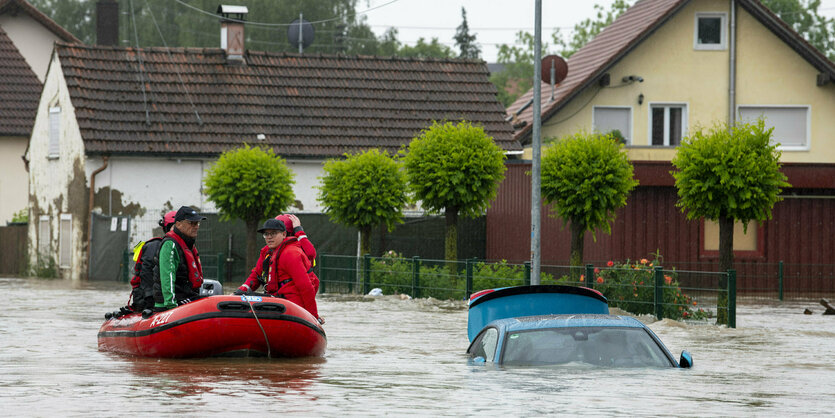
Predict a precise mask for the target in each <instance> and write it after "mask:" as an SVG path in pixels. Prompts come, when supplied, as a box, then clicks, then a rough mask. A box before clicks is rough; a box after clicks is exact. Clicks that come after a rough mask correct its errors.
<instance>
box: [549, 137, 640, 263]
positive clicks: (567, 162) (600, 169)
mask: <svg viewBox="0 0 835 418" xmlns="http://www.w3.org/2000/svg"><path fill="white" fill-rule="evenodd" d="M622 149H623V144H621V143H620V142H619V141H617V140H616V139H615V138H614V137H612V135H611V134H608V135H602V134H599V133H593V134H589V133H585V132H580V133H577V134H574V135H572V136H568V137H565V138H561V139H559V140H558V141H557V142H556V143H554V144H553V145H551V146H549V147H547V148H546V149H545V151H544V152H543V156H542V180H541V181H542V183H541V187H542V197H543V198H544V199H545V201H546V202H547V203H552V204H553V205H554V206H553V209H552V210H553V211H554V212H553V213H552V214H551V216H553V217H559V218H562V219H563V221H564V222H565V223H567V224H569V225H570V228H571V258H570V259H571V265H572V266H582V265H583V242H584V240H585V236H586V231H591V232H592V236H593V237H594V232H595V230H596V229H598V228H600V229H603V230H604V231H605V232H606V233H607V234H611V233H612V226H611V222H612V221H613V220H614V219H615V211H617V210H618V209H620V208H622V207H623V206H625V205H626V198H627V197H628V196H629V193H630V192H631V191H632V189H634V188H635V186H637V185H638V181H637V180H635V179H634V178H633V169H632V163H631V162H630V161H629V158H628V157H627V156H626V154H625V153H624V152H622Z"/></svg>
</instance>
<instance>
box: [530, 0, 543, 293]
mask: <svg viewBox="0 0 835 418" xmlns="http://www.w3.org/2000/svg"><path fill="white" fill-rule="evenodd" d="M533 54H534V55H533V56H534V59H533V62H534V63H535V65H534V66H533V68H534V70H533V72H534V74H533V134H532V135H533V138H532V147H533V149H532V153H533V155H532V157H531V159H532V160H533V161H532V165H533V167H532V173H531V284H532V285H538V284H539V272H540V265H539V263H540V258H541V254H540V238H541V228H542V225H541V223H540V218H541V214H542V211H541V208H542V204H541V203H540V202H541V200H542V196H541V195H542V189H541V188H540V147H541V140H540V134H541V132H540V125H541V123H542V120H541V109H542V88H541V84H540V83H541V80H542V65H541V62H542V0H535V5H534V48H533Z"/></svg>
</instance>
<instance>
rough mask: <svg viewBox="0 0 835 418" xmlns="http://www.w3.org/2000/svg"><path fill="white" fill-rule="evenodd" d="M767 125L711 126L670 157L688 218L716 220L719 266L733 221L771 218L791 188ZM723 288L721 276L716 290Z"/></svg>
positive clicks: (723, 301)
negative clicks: (786, 191)
mask: <svg viewBox="0 0 835 418" xmlns="http://www.w3.org/2000/svg"><path fill="white" fill-rule="evenodd" d="M772 131H773V128H770V129H766V128H765V122H763V120H762V119H760V120H759V121H758V122H757V123H755V124H745V123H738V124H737V125H735V126H733V127H731V128H728V126H727V125H726V124H717V125H715V126H714V127H713V128H711V129H710V130H708V131H704V130H698V131H696V132H694V133H693V134H691V135H690V136H689V137H687V138H684V139H683V140H682V142H681V145H680V146H679V148H678V151H677V152H676V155H675V157H673V160H672V163H673V166H674V167H675V171H673V172H672V174H673V177H674V178H675V179H676V188H677V189H678V197H679V201H678V203H677V205H678V206H679V207H681V208H682V211H683V212H685V213H686V214H687V218H688V219H698V218H705V219H710V220H712V221H718V223H719V270H720V271H728V270H729V269H731V268H732V267H733V255H734V254H733V240H734V222H736V221H739V222H742V225H743V228H744V229H745V230H747V228H748V223H749V222H751V221H758V222H761V221H765V220H767V219H770V218H771V210H772V208H773V207H774V204H775V203H777V202H779V201H780V200H782V199H781V198H780V191H781V190H782V188H783V187H791V185H790V184H789V183H788V182H786V176H785V175H784V174H783V173H782V172H780V166H781V164H780V155H781V154H782V153H781V152H780V151H779V150H778V149H777V144H772V143H771V132H772ZM726 287H727V282H726V281H725V280H724V279H723V280H722V281H721V282H720V283H719V288H720V289H724V288H726ZM727 306H728V305H727V298H719V300H718V304H717V308H718V309H717V321H718V322H719V323H727V315H728V311H727V309H721V308H727Z"/></svg>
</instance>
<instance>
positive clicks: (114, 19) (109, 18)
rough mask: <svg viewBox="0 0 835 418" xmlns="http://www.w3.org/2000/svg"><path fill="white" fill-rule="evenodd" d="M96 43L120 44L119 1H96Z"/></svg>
mask: <svg viewBox="0 0 835 418" xmlns="http://www.w3.org/2000/svg"><path fill="white" fill-rule="evenodd" d="M96 45H106V46H118V45H119V3H117V2H116V1H115V0H99V1H98V2H96Z"/></svg>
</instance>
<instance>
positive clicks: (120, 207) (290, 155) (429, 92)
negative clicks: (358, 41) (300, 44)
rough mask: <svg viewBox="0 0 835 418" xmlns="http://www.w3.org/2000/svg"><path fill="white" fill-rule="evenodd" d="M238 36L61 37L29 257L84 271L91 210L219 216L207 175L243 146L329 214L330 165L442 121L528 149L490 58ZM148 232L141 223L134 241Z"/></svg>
mask: <svg viewBox="0 0 835 418" xmlns="http://www.w3.org/2000/svg"><path fill="white" fill-rule="evenodd" d="M230 30H232V31H234V30H241V31H242V30H243V28H242V27H241V28H239V29H236V28H232V29H230ZM229 39H235V38H234V37H233V36H232V35H230V38H229ZM241 39H242V37H241ZM232 44H233V43H232V42H230V44H229V45H225V48H205V49H204V48H199V49H197V48H142V49H136V48H124V47H102V46H85V45H77V44H69V43H57V44H56V46H55V51H54V53H53V56H52V61H51V64H50V68H49V72H48V75H47V78H46V81H45V83H44V89H43V94H42V95H41V100H40V103H39V104H38V110H37V117H36V119H35V126H34V131H33V134H32V138H31V141H30V144H29V152H28V159H29V161H30V163H29V165H30V171H29V174H30V175H29V180H30V183H31V185H32V193H31V199H30V206H31V213H32V217H33V218H34V219H39V220H40V219H43V220H44V222H45V223H44V225H43V228H41V227H39V226H38V225H36V224H35V223H30V230H29V242H30V254H33V256H32V257H35V256H36V255H37V254H47V255H49V254H54V255H56V257H55V258H56V260H55V261H56V262H57V264H58V266H59V267H60V270H61V275H62V277H72V278H78V277H83V276H84V275H85V273H86V270H87V264H86V263H87V261H86V260H87V258H88V255H89V253H88V251H87V248H88V245H89V239H88V231H89V228H90V225H89V219H90V218H91V214H92V213H103V214H105V215H109V216H124V217H129V218H130V219H131V223H132V224H133V225H143V224H144V225H153V224H154V223H155V221H156V220H157V219H159V215H160V212H161V211H162V210H164V209H165V208H176V207H179V206H180V205H191V206H193V207H195V208H198V209H199V210H200V211H201V212H214V211H216V209H215V207H214V206H213V205H212V203H211V202H209V201H208V200H207V199H206V196H205V195H203V193H202V184H203V179H204V177H205V172H206V170H207V169H208V168H209V167H210V166H211V164H212V163H213V161H215V160H216V159H217V157H218V156H219V155H220V154H221V153H222V152H224V151H226V150H229V149H233V148H236V147H239V146H241V145H242V144H249V145H259V146H265V147H268V148H271V149H272V150H274V151H275V152H276V153H277V154H278V155H280V156H282V157H283V158H284V159H285V160H286V161H287V163H288V165H289V166H290V168H291V169H292V170H293V171H294V172H295V174H296V177H295V181H296V183H295V185H294V191H295V195H296V199H297V201H296V204H295V207H294V208H293V210H294V211H296V212H308V213H317V212H319V211H320V207H319V204H318V202H317V201H316V195H317V193H318V190H317V189H316V186H317V185H318V182H319V180H318V177H320V176H321V175H322V173H323V172H322V164H323V162H324V161H326V160H327V159H330V158H340V157H341V156H343V155H344V154H345V153H355V152H360V151H363V150H366V149H370V148H379V149H382V150H385V151H388V152H389V153H396V152H397V151H398V150H399V149H400V148H401V147H402V146H404V145H406V144H408V143H409V142H410V140H411V139H412V138H414V137H415V136H417V135H418V134H419V133H420V131H421V130H422V129H424V128H426V127H428V126H429V125H431V123H432V121H436V120H450V121H457V120H462V119H463V120H468V121H471V122H473V123H475V124H479V125H481V126H483V127H484V129H485V130H486V131H487V133H488V134H489V135H490V136H492V137H493V139H494V141H495V142H496V143H497V144H498V145H499V146H500V147H502V148H503V149H504V150H505V151H506V152H507V153H508V154H509V155H511V156H512V155H521V153H522V147H521V145H520V144H519V142H518V141H517V140H516V139H514V137H513V130H512V127H511V126H510V124H508V123H507V121H505V113H504V108H503V106H502V105H501V104H500V103H499V102H498V100H497V99H496V89H495V87H494V86H493V85H492V84H491V83H490V81H489V79H488V71H487V66H486V64H485V63H484V62H482V61H471V60H433V59H403V58H388V57H369V56H342V55H299V54H284V53H267V52H258V51H250V50H246V49H245V48H243V45H232ZM39 222H40V221H39ZM150 235H151V230H150V229H148V230H143V229H142V228H132V231H131V242H133V243H135V242H137V241H138V240H140V239H145V238H147V236H150Z"/></svg>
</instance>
